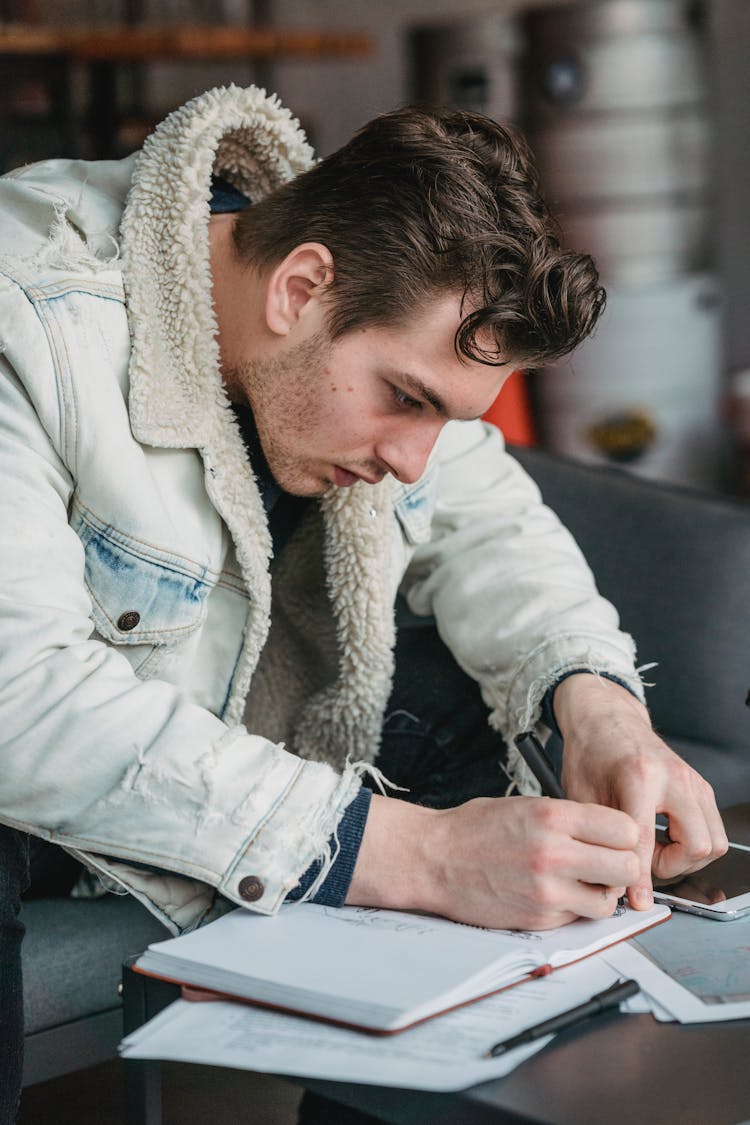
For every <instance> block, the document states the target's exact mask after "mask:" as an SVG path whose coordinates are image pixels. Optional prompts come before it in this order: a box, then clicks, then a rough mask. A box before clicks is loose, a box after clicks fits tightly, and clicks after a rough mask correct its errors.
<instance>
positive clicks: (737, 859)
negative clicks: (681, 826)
mask: <svg viewBox="0 0 750 1125" xmlns="http://www.w3.org/2000/svg"><path fill="white" fill-rule="evenodd" d="M656 834H657V837H659V836H660V835H661V836H664V833H663V832H660V831H657V833H656ZM654 899H655V900H656V901H657V902H664V903H666V904H667V906H672V907H674V909H675V910H687V911H688V912H689V913H690V914H700V915H701V916H702V917H704V918H715V919H716V920H717V921H719V922H732V921H734V920H735V919H736V918H742V917H744V916H745V915H746V914H750V848H747V847H745V845H744V844H730V845H729V850H728V852H727V853H726V855H723V856H720V857H719V859H715V860H714V861H713V863H709V864H707V866H706V867H703V868H701V870H700V871H696V872H694V873H693V874H692V875H685V876H680V877H679V878H677V879H673V880H671V881H670V880H667V879H657V880H654Z"/></svg>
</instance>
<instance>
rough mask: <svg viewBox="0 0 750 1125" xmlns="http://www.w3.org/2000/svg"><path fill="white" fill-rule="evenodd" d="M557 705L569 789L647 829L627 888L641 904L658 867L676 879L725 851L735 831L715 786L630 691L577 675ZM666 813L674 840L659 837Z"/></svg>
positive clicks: (648, 900)
mask: <svg viewBox="0 0 750 1125" xmlns="http://www.w3.org/2000/svg"><path fill="white" fill-rule="evenodd" d="M554 708H555V718H556V719H557V723H558V726H559V727H560V731H561V733H562V735H563V739H564V743H565V752H564V760H563V785H564V787H565V791H566V794H567V796H568V797H569V798H570V799H571V800H574V801H585V802H595V803H596V804H600V805H608V806H609V807H611V808H616V809H621V810H622V811H623V812H626V813H628V814H629V815H630V816H631V817H632V818H633V819H634V820H635V822H636V823H637V824H638V826H639V828H640V840H639V844H638V848H637V853H638V855H639V857H640V860H641V871H640V875H639V877H638V881H637V882H636V883H634V884H633V885H632V886H630V887H628V888H627V890H628V899H629V901H630V903H631V905H632V906H633V907H635V908H636V909H639V910H646V909H648V908H649V907H650V906H651V905H652V903H653V888H652V883H651V874H652V872H653V874H654V876H656V877H658V878H661V879H665V878H672V877H674V876H678V875H682V874H688V873H689V872H691V871H697V870H699V869H700V868H701V867H704V866H705V865H706V864H707V863H710V862H711V860H713V859H716V858H717V857H718V856H720V855H723V854H724V852H725V851H726V850H727V836H726V832H725V831H724V825H723V824H722V820H721V816H720V815H719V811H718V809H717V807H716V801H715V799H714V793H713V789H712V788H711V786H710V785H709V784H708V782H707V781H705V780H704V779H703V778H702V777H701V776H700V774H698V773H696V771H695V770H694V769H692V768H691V767H690V766H689V765H688V764H687V762H684V761H683V760H682V758H680V757H678V755H677V754H675V753H674V751H673V750H670V748H669V747H668V746H667V745H666V743H665V742H663V741H662V739H661V738H659V736H658V735H657V734H656V732H655V731H654V730H653V728H652V726H651V722H650V719H649V715H648V711H647V710H646V708H645V707H644V706H643V704H642V703H640V701H639V700H637V699H636V698H635V697H634V696H632V695H631V694H630V692H628V691H626V689H625V688H622V687H620V685H619V684H616V683H613V682H612V681H611V680H606V679H602V678H601V677H599V676H594V675H589V674H584V673H582V674H576V675H572V676H568V677H567V678H566V679H565V680H563V681H562V683H561V684H560V685H559V687H558V688H557V689H556V691H555V698H554ZM658 814H662V815H663V816H666V817H668V818H669V842H668V843H664V844H662V843H657V842H655V839H654V822H655V820H656V817H657V815H658Z"/></svg>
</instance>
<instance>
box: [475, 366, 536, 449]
mask: <svg viewBox="0 0 750 1125" xmlns="http://www.w3.org/2000/svg"><path fill="white" fill-rule="evenodd" d="M484 418H485V421H486V422H492V423H493V424H494V425H495V426H497V427H498V429H500V430H502V431H503V434H504V435H505V439H506V441H509V442H512V443H513V444H514V445H536V435H535V433H534V424H533V422H532V419H531V407H530V406H529V394H528V390H527V387H526V375H525V373H524V372H523V371H514V372H513V373H512V374H511V375H509V376H508V378H507V379H506V381H505V384H504V386H503V389H502V390H501V391H500V394H499V395H498V396H497V398H496V399H495V401H494V402H493V404H492V406H491V407H490V408H489V410H488V411H487V413H486V414H485V415H484Z"/></svg>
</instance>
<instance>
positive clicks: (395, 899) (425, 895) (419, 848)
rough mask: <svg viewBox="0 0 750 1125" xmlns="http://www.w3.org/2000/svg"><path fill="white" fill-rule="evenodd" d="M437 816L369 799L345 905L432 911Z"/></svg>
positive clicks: (415, 807)
mask: <svg viewBox="0 0 750 1125" xmlns="http://www.w3.org/2000/svg"><path fill="white" fill-rule="evenodd" d="M440 816H441V814H440V813H439V812H438V811H436V810H435V809H426V808H423V807H422V806H421V805H411V804H409V803H408V802H406V801H399V800H397V799H396V798H394V797H383V796H379V795H374V796H373V798H372V801H371V803H370V811H369V814H368V817H367V823H366V825H365V831H364V835H363V837H362V843H361V845H360V849H359V855H358V857H357V863H356V866H355V868H354V874H353V876H352V881H351V884H350V886H349V892H348V894H347V896H346V902H347V904H348V905H350V906H382V907H388V908H389V909H391V910H428V911H435V910H436V904H437V900H438V895H437V893H436V890H437V886H438V884H439V873H438V870H437V864H436V861H435V857H436V856H439V855H440V854H441V852H440V848H439V846H437V845H436V840H435V837H436V829H437V827H438V823H439V821H440Z"/></svg>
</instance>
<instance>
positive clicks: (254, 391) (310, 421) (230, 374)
mask: <svg viewBox="0 0 750 1125" xmlns="http://www.w3.org/2000/svg"><path fill="white" fill-rule="evenodd" d="M329 351H330V341H329V340H328V338H327V337H326V336H325V335H324V334H323V333H318V334H316V335H315V336H313V337H311V338H310V339H309V340H305V341H303V342H302V343H300V344H297V345H294V346H293V347H291V348H289V349H288V350H287V351H286V352H285V353H284V354H283V355H281V356H275V357H264V358H258V359H249V360H246V361H245V363H243V364H240V365H238V366H237V367H234V368H231V369H230V370H227V371H224V372H223V376H224V382H225V385H226V387H227V390H228V392H229V395H230V397H231V398H232V400H233V401H238V402H246V403H247V405H249V407H250V409H251V410H252V412H253V418H254V420H255V425H256V428H257V431H258V437H259V439H260V443H261V445H262V447H263V452H264V453H265V455H266V460H267V461H268V466H269V468H270V470H271V472H272V474H273V476H274V479H275V480H276V482H277V484H279V485H280V487H281V488H283V489H284V491H285V492H290V493H292V494H293V495H295V496H322V495H323V494H324V493H325V492H326V491H327V490H328V489H329V488H330V487H331V485H332V484H333V480H332V479H330V478H329V477H328V476H326V475H325V473H326V471H327V470H328V471H330V468H331V467H330V466H327V465H326V464H325V462H323V461H317V459H316V458H315V456H314V455H313V452H312V451H310V450H309V443H310V437H309V435H310V434H311V433H314V432H315V431H316V429H317V428H318V424H319V421H320V418H321V416H322V413H323V410H322V405H321V396H320V386H321V384H322V380H323V377H324V374H325V370H326V363H327V358H328V355H329Z"/></svg>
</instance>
